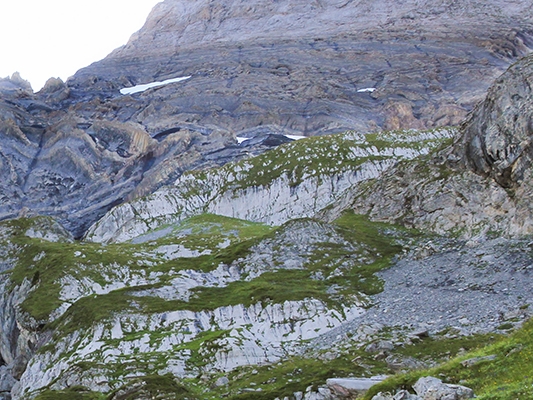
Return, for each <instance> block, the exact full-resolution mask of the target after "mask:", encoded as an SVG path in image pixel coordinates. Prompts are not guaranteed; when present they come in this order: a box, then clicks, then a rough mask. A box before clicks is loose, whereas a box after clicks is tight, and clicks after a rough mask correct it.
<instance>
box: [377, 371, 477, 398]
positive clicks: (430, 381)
mask: <svg viewBox="0 0 533 400" xmlns="http://www.w3.org/2000/svg"><path fill="white" fill-rule="evenodd" d="M413 389H414V390H415V392H416V395H413V394H411V393H409V392H408V391H407V390H401V391H399V392H398V393H396V394H395V395H394V396H392V395H388V394H381V393H380V394H378V395H376V396H374V397H372V400H444V399H450V400H467V399H472V398H474V397H475V396H474V391H473V390H472V389H470V388H467V387H465V386H461V385H451V384H446V383H443V382H442V381H441V380H440V379H438V378H434V377H432V376H428V377H425V378H420V379H419V380H418V381H417V382H416V383H415V384H414V386H413Z"/></svg>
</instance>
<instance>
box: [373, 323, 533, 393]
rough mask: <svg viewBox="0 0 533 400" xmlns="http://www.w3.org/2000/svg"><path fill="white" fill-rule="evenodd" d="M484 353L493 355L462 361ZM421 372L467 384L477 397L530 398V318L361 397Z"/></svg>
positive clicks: (402, 384)
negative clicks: (470, 362) (501, 334)
mask: <svg viewBox="0 0 533 400" xmlns="http://www.w3.org/2000/svg"><path fill="white" fill-rule="evenodd" d="M485 344H486V343H485ZM486 356H495V359H493V360H484V361H483V360H482V361H480V362H478V363H476V364H474V365H472V366H465V365H463V364H462V362H463V361H465V360H470V359H473V358H476V357H486ZM422 376H435V377H439V378H440V379H442V380H443V381H444V382H446V383H457V384H461V385H464V386H468V387H470V388H472V389H473V390H474V393H475V394H476V396H477V398H478V399H487V400H489V399H490V400H514V399H521V400H522V399H533V391H532V389H531V388H532V387H533V321H529V322H527V323H526V324H524V326H523V327H522V328H521V329H519V330H517V331H516V332H514V333H512V334H511V335H509V336H505V337H501V338H499V340H497V341H496V342H495V343H492V344H489V345H485V346H483V345H481V346H480V347H479V348H478V349H477V350H475V351H472V352H469V353H466V354H464V355H461V356H460V357H456V358H453V359H452V360H450V361H448V362H446V363H444V364H441V365H439V366H438V367H436V368H432V369H428V370H421V371H415V372H411V373H409V374H405V375H398V376H394V377H392V378H390V379H388V380H386V381H384V382H383V383H381V384H380V385H376V386H375V387H374V388H372V390H370V391H369V392H368V393H367V394H366V396H365V397H364V399H371V398H372V396H373V395H375V394H376V393H377V392H380V391H381V392H391V393H394V392H395V391H396V390H398V389H410V388H411V386H412V385H413V384H414V383H415V382H416V381H417V380H418V378H419V377H422Z"/></svg>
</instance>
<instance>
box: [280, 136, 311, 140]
mask: <svg viewBox="0 0 533 400" xmlns="http://www.w3.org/2000/svg"><path fill="white" fill-rule="evenodd" d="M285 137H288V138H289V139H292V140H300V139H305V138H306V137H307V136H298V135H285Z"/></svg>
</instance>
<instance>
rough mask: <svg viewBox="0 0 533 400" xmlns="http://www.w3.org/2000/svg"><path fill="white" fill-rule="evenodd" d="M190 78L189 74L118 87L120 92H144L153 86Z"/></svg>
mask: <svg viewBox="0 0 533 400" xmlns="http://www.w3.org/2000/svg"><path fill="white" fill-rule="evenodd" d="M190 78H191V76H181V77H179V78H173V79H167V80H165V81H162V82H152V83H145V84H143V85H137V86H133V87H128V88H124V89H120V93H121V94H133V93H140V92H144V91H145V90H148V89H151V88H154V87H158V86H165V85H168V84H169V83H176V82H181V81H185V80H187V79H190Z"/></svg>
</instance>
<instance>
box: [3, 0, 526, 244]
mask: <svg viewBox="0 0 533 400" xmlns="http://www.w3.org/2000/svg"><path fill="white" fill-rule="evenodd" d="M530 17H531V11H530V9H529V7H528V6H526V5H524V4H522V3H520V2H518V3H509V2H501V3H500V2H492V3H491V4H484V3H480V2H477V1H469V2H467V3H464V4H461V5H457V4H455V3H453V2H445V1H442V2H437V3H435V2H429V1H428V2H420V1H406V2H402V3H401V4H396V5H390V4H388V2H384V1H377V0H376V1H373V2H354V1H339V2H327V3H326V2H311V3H309V2H304V1H299V2H290V4H289V3H287V2H267V1H256V2H254V3H253V4H250V5H244V4H241V3H240V2H237V1H235V2H231V3H227V4H224V5H220V4H218V3H215V2H211V1H206V0H201V1H200V0H198V1H193V2H190V1H187V2H183V1H170V0H167V1H164V2H162V3H160V4H158V5H157V6H156V7H155V8H154V10H153V11H152V13H151V14H150V16H149V17H148V20H147V22H146V24H145V26H144V27H143V28H142V29H141V30H140V31H139V32H137V33H136V34H135V35H133V36H132V38H131V40H130V42H129V43H128V44H127V45H126V46H124V47H122V48H120V49H117V50H116V51H114V52H113V53H112V54H110V55H109V56H108V57H107V58H105V59H104V60H102V61H99V62H97V63H95V64H93V65H91V66H89V67H87V68H84V69H82V70H80V71H79V72H78V73H77V74H76V75H75V76H74V77H72V78H71V79H69V81H68V82H67V83H66V84H64V83H62V82H60V81H58V80H54V79H52V80H50V81H49V82H48V84H47V85H46V86H45V88H44V89H43V90H42V91H40V92H39V93H37V94H34V93H33V92H32V91H31V88H30V87H29V85H28V84H27V83H26V82H25V81H23V80H22V79H21V78H20V77H19V76H14V77H13V78H11V79H5V80H3V81H2V82H1V84H0V93H1V100H0V126H1V127H2V129H1V130H0V135H1V137H2V141H1V143H2V144H1V148H0V155H1V157H0V160H1V163H2V169H1V171H2V178H3V179H2V180H1V182H2V192H1V193H2V194H1V196H2V202H1V203H0V218H1V219H5V218H12V217H15V216H18V215H26V214H28V213H27V211H28V212H29V215H33V214H46V215H53V216H54V217H56V218H58V219H59V220H60V221H61V223H62V224H63V225H65V226H66V227H67V228H68V229H69V230H70V231H71V232H73V233H74V235H75V237H81V236H82V235H83V234H84V233H85V231H86V229H87V228H88V227H89V226H90V225H91V224H92V223H94V222H95V221H97V220H98V219H99V218H100V217H101V216H102V215H103V214H104V213H105V212H106V211H108V210H109V209H111V208H112V207H113V206H114V205H117V204H120V203H123V202H124V201H126V200H129V199H133V198H136V197H139V196H144V195H146V194H150V193H152V192H153V191H154V190H156V189H158V188H159V187H161V186H164V185H167V184H170V183H172V182H173V181H174V180H175V179H176V178H178V177H179V176H180V175H181V174H182V173H183V172H184V171H187V170H191V169H199V168H209V167H213V166H217V165H222V164H224V163H226V162H228V161H232V160H238V159H240V158H242V157H244V156H247V155H249V154H258V153H260V152H262V151H264V150H266V149H269V148H271V147H272V146H276V145H279V144H280V143H283V142H285V141H288V139H286V138H285V137H283V136H279V134H292V135H295V134H296V135H305V136H309V135H317V134H323V133H337V132H343V131H345V130H348V129H356V130H358V131H360V132H369V131H374V130H378V129H380V128H385V129H399V128H401V129H410V128H416V129H420V128H434V127H439V126H448V125H456V124H458V123H459V122H460V121H461V120H462V118H463V117H464V116H465V115H466V113H467V112H468V111H469V110H471V109H472V108H473V106H474V104H475V103H476V102H477V101H478V100H479V99H480V98H481V97H482V96H483V94H484V93H485V91H486V89H487V87H488V86H489V84H490V83H491V82H492V81H493V80H494V79H495V78H496V77H497V76H498V75H499V74H500V73H501V72H503V70H504V69H505V68H506V67H507V66H508V65H509V64H510V63H511V62H512V61H513V60H515V59H516V58H517V57H519V56H521V55H524V54H526V53H527V52H529V47H530V44H531V33H532V32H533V27H532V25H531V23H530V21H531V18H530ZM177 77H190V78H189V79H186V80H184V81H181V82H176V83H171V84H167V85H163V86H158V87H156V88H153V89H150V90H147V91H143V92H140V93H135V94H128V95H122V94H121V93H120V90H121V89H123V88H125V87H131V86H133V85H138V84H145V83H152V82H154V81H156V82H163V81H165V80H167V79H172V78H177ZM236 136H238V137H243V138H254V137H256V138H257V139H256V140H255V141H248V142H245V143H243V144H242V146H238V142H237V141H236V139H235V137H236Z"/></svg>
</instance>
